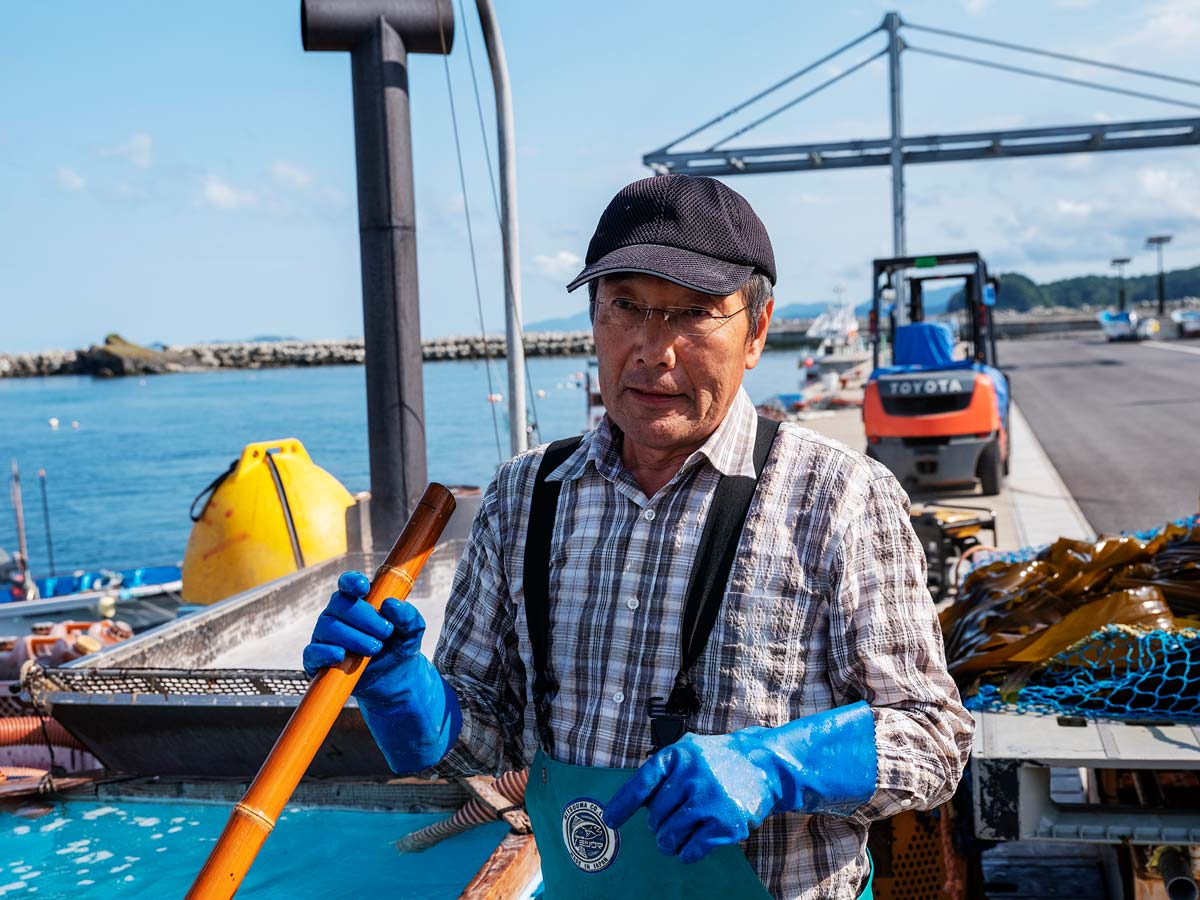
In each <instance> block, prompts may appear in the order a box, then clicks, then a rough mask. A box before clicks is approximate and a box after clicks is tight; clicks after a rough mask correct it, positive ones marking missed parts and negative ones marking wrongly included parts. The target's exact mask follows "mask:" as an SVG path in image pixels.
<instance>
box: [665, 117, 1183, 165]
mask: <svg viewBox="0 0 1200 900" xmlns="http://www.w3.org/2000/svg"><path fill="white" fill-rule="evenodd" d="M1189 144H1200V118H1189V119H1149V120H1144V121H1140V122H1109V123H1104V124H1098V123H1089V124H1086V125H1059V126H1054V127H1049V128H1018V129H1010V130H1005V131H975V132H965V133H962V134H942V135H938V134H931V135H921V136H908V137H903V138H901V147H902V158H903V163H904V165H910V164H913V163H933V162H956V161H960V160H972V159H1003V158H1016V157H1022V156H1053V155H1056V154H1062V153H1098V152H1105V151H1110V150H1144V149H1147V148H1153V147H1182V146H1187V145H1189ZM891 151H892V141H891V139H889V138H879V139H877V140H861V141H835V142H826V143H818V144H790V145H779V146H773V147H742V148H736V147H729V148H724V149H721V150H700V151H696V152H692V153H667V152H663V151H662V150H656V151H654V152H651V153H647V154H646V155H645V156H643V157H642V162H644V163H645V164H646V165H647V166H649V167H650V168H651V169H653V170H654V171H655V172H657V173H658V174H661V175H665V174H669V173H681V174H692V175H750V174H756V173H767V172H807V171H812V170H815V169H822V170H823V169H855V168H861V167H863V166H887V165H891V164H892V157H891Z"/></svg>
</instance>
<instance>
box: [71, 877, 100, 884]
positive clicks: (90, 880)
mask: <svg viewBox="0 0 1200 900" xmlns="http://www.w3.org/2000/svg"><path fill="white" fill-rule="evenodd" d="M75 883H76V884H83V885H86V884H95V883H96V882H94V881H92V879H90V878H81V879H79V881H77V882H75Z"/></svg>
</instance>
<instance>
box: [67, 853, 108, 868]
mask: <svg viewBox="0 0 1200 900" xmlns="http://www.w3.org/2000/svg"><path fill="white" fill-rule="evenodd" d="M106 859H112V853H110V852H109V851H107V850H97V851H96V852H95V853H89V854H88V855H87V856H81V857H79V859H77V860H75V865H77V866H85V865H90V864H91V863H99V862H104V861H105V860H106Z"/></svg>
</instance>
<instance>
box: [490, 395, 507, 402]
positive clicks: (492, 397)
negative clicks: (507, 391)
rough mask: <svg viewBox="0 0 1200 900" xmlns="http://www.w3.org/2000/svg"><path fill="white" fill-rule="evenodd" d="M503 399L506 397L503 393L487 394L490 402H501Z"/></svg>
mask: <svg viewBox="0 0 1200 900" xmlns="http://www.w3.org/2000/svg"><path fill="white" fill-rule="evenodd" d="M503 399H504V395H503V394H488V395H487V400H488V403H500V402H501V401H502V400H503Z"/></svg>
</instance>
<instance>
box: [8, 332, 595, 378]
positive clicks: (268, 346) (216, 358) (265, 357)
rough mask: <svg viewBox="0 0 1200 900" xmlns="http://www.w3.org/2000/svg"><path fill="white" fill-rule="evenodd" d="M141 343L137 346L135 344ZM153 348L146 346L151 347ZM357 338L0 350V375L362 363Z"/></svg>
mask: <svg viewBox="0 0 1200 900" xmlns="http://www.w3.org/2000/svg"><path fill="white" fill-rule="evenodd" d="M139 349H141V348H139ZM421 351H422V356H423V358H424V359H426V360H448V359H483V358H484V357H485V356H488V357H491V358H493V359H499V358H502V357H504V356H505V355H506V343H505V340H504V338H502V337H492V336H489V337H488V338H487V339H486V341H485V339H484V338H482V337H457V338H432V339H430V340H426V341H422V342H421ZM152 352H153V351H151V353H152ZM594 352H595V347H594V345H593V343H592V333H591V332H590V331H570V332H550V331H547V332H536V333H532V334H528V335H526V336H525V355H526V356H581V355H588V354H591V353H594ZM364 357H365V352H364V350H363V342H362V341H361V340H342V341H262V342H247V343H228V344H177V345H170V346H167V347H164V348H163V350H162V351H161V353H158V354H155V356H154V358H155V359H156V360H161V361H162V365H161V366H157V367H156V366H152V365H150V364H149V363H148V362H147V361H146V358H145V357H143V356H140V355H138V354H136V353H132V352H131V353H130V354H128V355H125V356H119V355H115V354H114V353H113V352H112V348H111V346H110V345H108V344H106V345H101V346H99V347H91V348H88V349H87V350H47V351H44V352H41V353H14V354H0V378H23V377H36V376H41V375H106V374H107V375H142V374H151V373H154V372H167V371H174V372H178V371H196V370H205V369H271V368H281V367H284V366H349V365H362V362H363V359H364Z"/></svg>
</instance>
